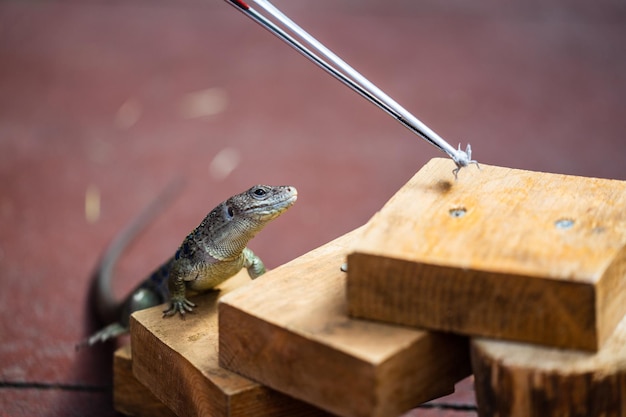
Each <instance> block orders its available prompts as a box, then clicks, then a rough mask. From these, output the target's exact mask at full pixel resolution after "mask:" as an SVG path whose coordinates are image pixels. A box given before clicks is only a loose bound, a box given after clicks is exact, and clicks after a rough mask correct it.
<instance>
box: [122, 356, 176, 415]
mask: <svg viewBox="0 0 626 417" xmlns="http://www.w3.org/2000/svg"><path fill="white" fill-rule="evenodd" d="M132 366H133V365H132V355H131V351H130V345H126V346H123V347H121V348H119V349H118V350H116V351H115V355H114V357H113V404H114V406H115V410H117V411H119V412H120V413H122V414H125V415H127V416H135V417H174V416H175V415H176V414H174V412H172V411H171V410H170V409H169V408H167V406H165V405H164V404H163V403H162V402H161V401H159V400H158V399H157V398H156V397H155V396H154V394H152V392H150V390H149V389H148V388H146V387H145V386H143V385H142V384H141V383H140V382H139V381H137V378H135V376H134V375H133V369H132Z"/></svg>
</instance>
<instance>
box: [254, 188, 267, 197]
mask: <svg viewBox="0 0 626 417" xmlns="http://www.w3.org/2000/svg"><path fill="white" fill-rule="evenodd" d="M253 193H254V195H256V196H257V197H263V196H264V195H265V194H267V191H265V190H264V189H263V188H257V189H256V190H254V191H253Z"/></svg>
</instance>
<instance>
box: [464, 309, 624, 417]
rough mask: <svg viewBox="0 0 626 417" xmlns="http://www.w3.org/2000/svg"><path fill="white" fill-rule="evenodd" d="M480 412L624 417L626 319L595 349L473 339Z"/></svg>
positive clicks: (490, 415)
mask: <svg viewBox="0 0 626 417" xmlns="http://www.w3.org/2000/svg"><path fill="white" fill-rule="evenodd" d="M471 345H472V364H473V367H474V373H475V389H476V397H477V400H478V406H479V410H480V416H481V417H496V416H500V417H505V416H508V417H518V416H519V417H526V416H542V417H575V416H585V417H593V416H606V417H608V416H616V417H617V416H626V318H625V319H624V320H622V322H621V323H620V324H619V325H618V327H617V329H616V330H615V332H614V333H613V335H612V336H611V337H610V338H609V339H608V340H607V342H606V343H605V345H604V346H603V347H602V349H601V350H600V351H598V352H596V353H588V352H581V351H573V350H563V349H556V348H547V347H541V346H533V345H529V344H522V343H517V342H503V341H494V340H488V339H482V338H476V339H473V340H472V342H471Z"/></svg>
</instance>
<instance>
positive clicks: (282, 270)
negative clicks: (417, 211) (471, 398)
mask: <svg viewBox="0 0 626 417" xmlns="http://www.w3.org/2000/svg"><path fill="white" fill-rule="evenodd" d="M359 232H360V230H356V231H353V232H351V233H349V234H347V235H345V236H343V237H341V238H339V239H337V240H335V241H333V242H330V243H328V244H326V245H324V246H322V247H320V248H318V249H316V250H314V251H312V252H310V253H308V254H306V255H304V256H301V257H299V258H297V259H296V260H294V261H292V262H290V263H288V264H286V265H283V266H281V267H279V268H277V269H275V270H273V271H271V272H269V273H267V274H266V275H264V276H263V277H262V278H260V279H258V280H257V281H255V282H253V283H252V284H249V285H248V286H246V288H244V289H242V290H240V291H236V292H234V293H231V294H229V295H227V296H225V297H224V298H222V299H221V301H220V308H219V328H220V336H219V338H220V342H219V355H220V364H221V365H222V366H223V367H225V368H228V369H230V370H233V371H235V372H237V373H240V374H242V375H245V376H247V377H249V378H251V379H254V380H255V381H259V382H261V383H262V384H264V385H267V386H269V387H271V388H274V389H276V390H278V391H281V392H284V393H287V394H289V395H291V396H293V397H295V398H299V399H301V400H303V401H306V402H309V403H311V404H315V405H317V406H318V407H320V408H323V409H325V410H328V411H330V412H332V413H334V414H337V415H339V416H347V417H357V416H372V417H377V416H387V417H395V416H398V415H400V414H401V413H402V412H404V411H407V410H409V409H411V408H413V407H415V406H417V405H419V404H420V403H422V402H425V401H427V400H430V399H432V398H436V397H439V396H442V395H444V394H447V393H450V392H452V391H453V390H454V384H455V383H456V382H457V381H459V380H460V379H462V378H463V377H465V376H467V375H469V373H470V367H469V360H468V351H467V345H466V343H467V341H466V340H465V339H464V338H460V337H457V336H453V335H449V334H441V333H433V332H426V331H422V330H413V329H409V328H405V327H398V326H389V325H383V324H380V323H374V322H369V321H364V320H355V319H350V318H349V317H348V316H347V315H346V297H345V279H346V277H345V273H344V272H342V271H341V270H340V267H341V265H342V263H343V262H344V261H345V258H346V255H347V251H348V248H349V247H351V246H352V245H353V244H354V243H355V240H357V239H358V237H359Z"/></svg>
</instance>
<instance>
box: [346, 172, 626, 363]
mask: <svg viewBox="0 0 626 417" xmlns="http://www.w3.org/2000/svg"><path fill="white" fill-rule="evenodd" d="M481 167H482V169H481V170H480V171H478V170H476V169H467V170H463V171H462V172H461V174H460V175H459V179H458V180H457V181H455V180H454V178H453V177H452V176H451V175H450V169H451V165H450V162H449V161H448V160H444V159H433V160H431V161H430V162H429V163H428V164H427V165H426V166H424V168H423V169H421V170H420V171H419V172H418V173H417V174H416V175H415V176H414V177H413V178H412V179H411V180H410V181H409V182H408V184H406V185H405V186H404V187H403V188H402V189H401V190H400V191H399V192H398V193H397V194H396V195H395V196H394V197H393V198H392V199H391V200H390V201H389V202H388V203H387V204H386V205H385V207H384V208H383V209H382V210H381V211H380V212H379V213H377V215H376V216H375V217H374V218H373V219H372V220H371V221H370V222H369V223H368V225H367V227H366V230H365V231H364V233H363V236H362V238H361V239H359V241H358V242H357V243H356V244H355V246H354V248H353V250H354V253H353V254H351V255H350V256H349V258H348V263H349V271H348V288H347V297H348V306H349V307H348V308H349V313H350V314H351V315H352V316H354V317H360V318H368V319H375V320H382V321H386V322H393V323H399V324H406V325H411V326H418V327H424V328H428V329H436V330H443V331H451V332H456V333H461V334H467V335H479V336H488V337H493V338H498V339H500V338H503V339H510V340H519V341H526V342H532V343H538V344H542V345H548V346H557V347H567V348H578V349H585V350H592V351H595V350H597V349H598V348H599V347H600V346H601V345H602V344H603V343H604V342H605V341H606V340H607V339H608V338H609V336H610V335H611V333H612V332H613V330H614V329H615V326H616V325H617V323H618V322H619V321H620V320H621V318H622V317H623V316H624V314H626V279H624V277H625V276H626V248H625V246H624V245H625V242H626V210H625V209H624V207H626V182H625V181H615V180H606V179H597V178H583V177H575V176H567V175H557V174H546V173H539V172H529V171H522V170H515V169H508V168H500V167H495V166H489V165H481Z"/></svg>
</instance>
